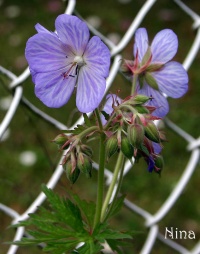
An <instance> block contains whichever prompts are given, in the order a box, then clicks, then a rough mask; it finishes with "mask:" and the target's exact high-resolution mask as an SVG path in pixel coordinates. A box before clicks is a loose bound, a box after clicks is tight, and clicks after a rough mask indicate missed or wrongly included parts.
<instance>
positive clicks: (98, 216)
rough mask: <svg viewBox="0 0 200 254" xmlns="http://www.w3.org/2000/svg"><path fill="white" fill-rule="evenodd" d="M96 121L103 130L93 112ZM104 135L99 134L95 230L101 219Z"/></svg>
mask: <svg viewBox="0 0 200 254" xmlns="http://www.w3.org/2000/svg"><path fill="white" fill-rule="evenodd" d="M95 113H96V116H97V120H98V123H99V128H100V130H103V126H102V123H101V119H100V115H99V111H98V110H97V109H96V110H95ZM105 158H106V151H105V134H104V133H103V132H102V133H101V134H100V150H99V170H98V183H97V201H96V212H95V217H94V227H93V228H95V227H96V226H97V225H98V224H99V222H100V219H101V210H102V204H103V193H104V169H105Z"/></svg>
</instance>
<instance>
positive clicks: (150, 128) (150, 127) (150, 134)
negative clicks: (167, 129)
mask: <svg viewBox="0 0 200 254" xmlns="http://www.w3.org/2000/svg"><path fill="white" fill-rule="evenodd" d="M144 130H145V136H146V137H147V138H148V139H150V140H151V141H153V142H156V143H159V142H160V136H159V131H158V129H157V128H156V126H155V124H154V123H153V122H152V121H150V122H148V123H147V125H146V126H144Z"/></svg>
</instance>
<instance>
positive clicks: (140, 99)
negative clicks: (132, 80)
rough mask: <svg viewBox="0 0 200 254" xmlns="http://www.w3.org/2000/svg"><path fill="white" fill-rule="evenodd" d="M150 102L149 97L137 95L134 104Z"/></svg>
mask: <svg viewBox="0 0 200 254" xmlns="http://www.w3.org/2000/svg"><path fill="white" fill-rule="evenodd" d="M148 100H149V97H148V96H146V95H142V94H137V95H136V96H135V97H133V104H135V105H136V104H144V103H145V102H147V101H148Z"/></svg>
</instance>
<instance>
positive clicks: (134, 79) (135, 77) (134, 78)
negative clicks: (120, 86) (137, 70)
mask: <svg viewBox="0 0 200 254" xmlns="http://www.w3.org/2000/svg"><path fill="white" fill-rule="evenodd" d="M137 78H138V75H137V74H134V76H133V83H132V89H131V95H133V94H134V92H135V90H136V85H137Z"/></svg>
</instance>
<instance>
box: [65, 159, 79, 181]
mask: <svg viewBox="0 0 200 254" xmlns="http://www.w3.org/2000/svg"><path fill="white" fill-rule="evenodd" d="M63 168H64V170H65V172H66V175H67V178H68V179H69V181H70V182H71V183H73V184H74V183H75V182H76V181H77V179H78V177H79V174H80V170H79V168H77V167H75V168H74V169H73V168H72V164H71V161H68V162H67V163H66V164H64V165H63Z"/></svg>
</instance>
